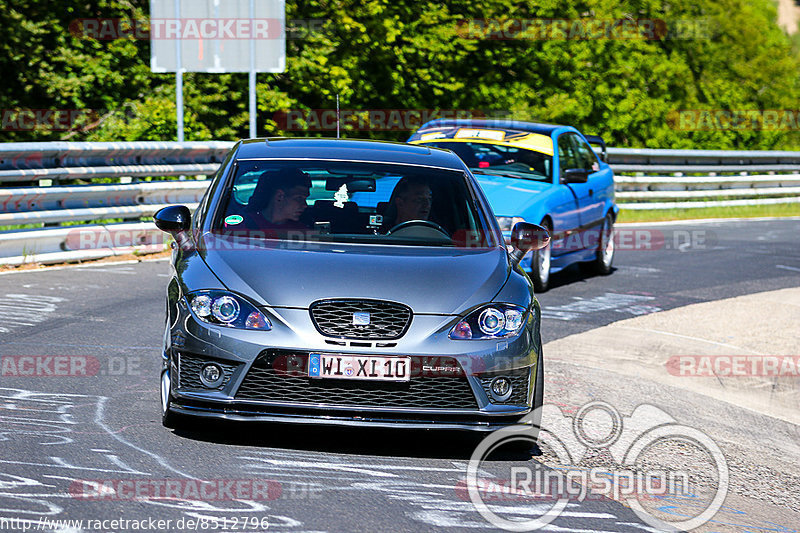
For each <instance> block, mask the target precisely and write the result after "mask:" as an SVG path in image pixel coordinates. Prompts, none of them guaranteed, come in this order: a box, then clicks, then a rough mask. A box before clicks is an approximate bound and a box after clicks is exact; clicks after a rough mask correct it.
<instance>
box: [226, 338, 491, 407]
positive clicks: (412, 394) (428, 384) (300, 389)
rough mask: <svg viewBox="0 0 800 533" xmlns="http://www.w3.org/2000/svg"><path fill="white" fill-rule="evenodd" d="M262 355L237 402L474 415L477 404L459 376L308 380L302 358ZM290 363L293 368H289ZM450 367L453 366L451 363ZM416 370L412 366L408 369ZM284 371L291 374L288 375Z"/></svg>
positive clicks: (304, 355) (244, 384) (296, 355)
mask: <svg viewBox="0 0 800 533" xmlns="http://www.w3.org/2000/svg"><path fill="white" fill-rule="evenodd" d="M286 358H287V356H286V355H285V354H279V353H274V352H271V353H267V354H265V355H263V356H261V357H259V359H258V360H256V362H255V363H254V364H253V366H252V367H251V369H250V371H249V372H248V373H247V376H245V378H244V381H243V382H242V384H241V385H240V387H239V391H238V392H237V393H236V399H238V400H260V401H274V402H291V403H297V404H307V405H316V404H324V405H332V406H347V407H365V408H370V407H398V408H412V409H475V408H477V406H478V405H477V401H476V400H475V396H474V394H473V393H472V389H471V388H470V386H469V383H468V382H467V379H466V378H465V377H464V376H463V374H462V375H414V372H413V371H412V377H411V380H410V381H408V382H403V383H395V382H385V381H384V382H375V381H364V380H353V381H349V380H340V379H316V378H309V377H307V372H306V370H305V368H306V362H307V360H308V355H307V354H293V355H291V356H289V358H290V362H289V363H288V364H287V363H286ZM292 360H293V362H292ZM454 364H455V363H454ZM415 366H416V365H415V364H414V363H413V362H412V368H414V367H415ZM287 368H289V369H290V370H287Z"/></svg>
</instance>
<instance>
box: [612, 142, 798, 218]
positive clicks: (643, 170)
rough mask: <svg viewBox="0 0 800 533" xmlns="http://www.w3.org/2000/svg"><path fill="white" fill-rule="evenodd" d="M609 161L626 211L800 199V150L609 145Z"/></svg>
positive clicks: (622, 205)
mask: <svg viewBox="0 0 800 533" xmlns="http://www.w3.org/2000/svg"><path fill="white" fill-rule="evenodd" d="M608 160H609V163H610V164H611V166H612V168H613V169H614V172H615V174H616V177H615V182H616V190H617V193H616V197H617V199H618V201H619V205H620V208H622V209H631V210H656V209H675V208H685V209H688V208H698V207H734V206H749V205H770V204H791V203H797V200H798V197H800V152H787V151H753V150H749V151H745V150H662V149H646V148H609V149H608ZM754 173H755V175H753V174H754ZM629 174H635V175H633V176H631V175H629ZM665 174H673V175H670V176H667V175H665ZM686 174H699V175H695V176H686ZM664 200H669V201H666V202H665V201H664Z"/></svg>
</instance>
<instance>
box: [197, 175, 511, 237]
mask: <svg viewBox="0 0 800 533" xmlns="http://www.w3.org/2000/svg"><path fill="white" fill-rule="evenodd" d="M467 179H468V177H467V176H466V175H465V174H464V172H461V171H455V170H446V169H440V168H431V167H422V166H411V165H398V164H384V163H374V162H369V163H367V162H347V161H324V160H302V161H297V160H287V161H282V160H241V161H239V162H238V163H237V167H236V171H235V175H234V177H233V180H232V181H231V182H229V187H228V190H226V191H225V196H224V197H223V198H222V200H221V206H222V209H221V210H219V211H218V213H219V215H218V217H217V218H216V220H215V222H214V225H213V228H214V231H215V232H221V233H224V234H232V235H241V236H245V237H250V238H253V237H255V238H266V239H278V240H301V241H317V242H352V243H363V244H377V245H410V246H455V247H471V248H472V247H478V248H485V247H492V246H495V245H496V243H497V238H496V236H495V235H494V234H493V230H492V229H491V227H490V226H489V225H488V223H487V215H486V213H484V212H483V211H482V209H480V207H479V204H478V203H477V202H476V199H475V197H474V195H473V193H472V192H471V190H470V188H469V187H468V186H467V181H466V180H467Z"/></svg>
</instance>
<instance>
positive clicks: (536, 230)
mask: <svg viewBox="0 0 800 533" xmlns="http://www.w3.org/2000/svg"><path fill="white" fill-rule="evenodd" d="M548 244H550V233H549V232H548V231H547V230H546V229H545V228H543V227H542V226H538V225H536V224H531V223H529V222H517V223H516V224H514V227H513V228H512V229H511V246H513V247H514V251H512V252H511V258H512V260H513V262H514V264H515V265H517V264H519V262H520V261H522V258H523V257H525V254H527V253H528V252H530V251H531V250H541V249H542V248H544V247H546V246H547V245H548Z"/></svg>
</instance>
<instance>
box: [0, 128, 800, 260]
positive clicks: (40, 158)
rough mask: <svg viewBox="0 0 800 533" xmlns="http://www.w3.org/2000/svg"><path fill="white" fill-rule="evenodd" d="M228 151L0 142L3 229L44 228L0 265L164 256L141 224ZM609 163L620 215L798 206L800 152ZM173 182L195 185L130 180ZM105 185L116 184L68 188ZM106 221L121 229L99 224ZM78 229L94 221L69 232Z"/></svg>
mask: <svg viewBox="0 0 800 533" xmlns="http://www.w3.org/2000/svg"><path fill="white" fill-rule="evenodd" d="M231 146H233V143H232V142H216V141H213V142H188V143H175V142H119V143H71V142H48V143H9V144H0V185H2V184H8V185H12V186H10V187H8V186H7V187H6V188H0V226H5V227H8V226H22V225H39V224H43V225H44V227H42V228H31V229H7V230H6V231H0V264H11V265H15V264H22V263H27V262H38V263H54V262H63V261H77V260H87V259H94V258H99V257H105V256H109V255H119V254H121V253H131V252H141V253H147V252H152V251H160V250H163V249H164V246H165V242H166V237H165V235H164V234H162V233H161V232H159V231H158V230H156V229H155V226H154V225H153V224H152V222H149V221H141V220H140V219H141V218H143V217H149V216H152V214H153V213H155V211H157V210H158V209H160V208H161V207H163V206H164V205H169V204H176V203H181V204H185V205H189V206H190V207H194V206H195V205H196V204H197V202H199V200H200V198H201V197H202V195H203V193H204V192H205V190H206V188H207V186H208V181H207V180H205V179H204V178H205V177H207V176H209V175H211V174H213V173H214V172H216V170H217V168H218V167H219V164H220V162H221V161H222V160H223V158H224V156H225V154H226V153H227V151H228V150H229V149H230V148H231ZM608 158H609V162H610V163H611V165H612V167H613V168H614V171H615V174H616V175H617V176H616V188H617V193H616V194H617V199H618V200H619V201H620V202H621V203H620V207H622V208H623V209H665V208H689V207H711V206H737V205H758V204H760V205H767V204H776V203H800V152H776V151H724V150H653V149H628V148H609V149H608ZM754 172H755V173H756V174H755V175H751V173H754ZM631 174H633V175H631ZM667 174H676V175H667ZM686 174H701V175H690V176H687V175H686ZM720 174H722V175H720ZM176 176H180V177H187V176H190V177H191V178H192V179H188V180H175V179H170V180H158V181H138V182H135V183H130V182H132V181H134V180H135V179H137V178H147V179H151V178H154V177H155V178H166V177H176ZM101 178H105V179H108V178H110V179H112V180H115V183H108V184H91V183H79V184H75V183H65V182H74V181H78V182H91V181H93V180H97V179H101ZM197 178H201V179H197ZM21 184H26V186H19V185H21ZM799 211H800V209H799ZM108 219H122V220H123V222H122V223H113V224H102V223H101V224H98V223H97V222H98V221H103V220H108ZM74 222H85V223H87V224H85V225H65V224H71V223H74Z"/></svg>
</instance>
